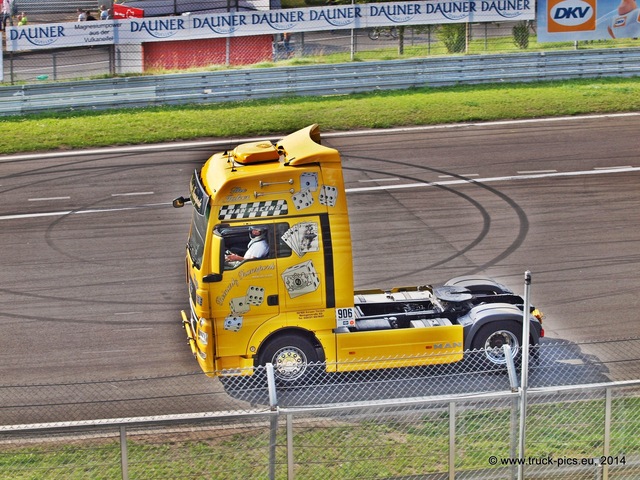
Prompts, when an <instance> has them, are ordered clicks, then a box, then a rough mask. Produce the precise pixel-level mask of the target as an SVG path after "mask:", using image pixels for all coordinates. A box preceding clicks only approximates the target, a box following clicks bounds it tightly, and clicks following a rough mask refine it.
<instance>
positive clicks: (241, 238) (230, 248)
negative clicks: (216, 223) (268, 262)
mask: <svg viewBox="0 0 640 480" xmlns="http://www.w3.org/2000/svg"><path fill="white" fill-rule="evenodd" d="M272 230H273V229H272V228H271V227H269V225H263V224H255V225H243V226H241V227H224V228H221V229H220V230H219V231H220V234H221V235H222V238H223V239H224V247H225V256H224V268H225V270H231V269H234V268H236V267H238V266H239V265H241V264H242V263H244V262H247V261H252V260H262V259H264V258H270V257H271V256H272V255H271V254H270V253H271V245H270V243H273V242H270V240H271V237H272V233H271V232H272Z"/></svg>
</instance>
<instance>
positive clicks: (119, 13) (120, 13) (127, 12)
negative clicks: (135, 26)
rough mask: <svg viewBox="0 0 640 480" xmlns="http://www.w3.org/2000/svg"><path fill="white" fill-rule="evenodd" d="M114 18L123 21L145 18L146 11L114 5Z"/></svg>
mask: <svg viewBox="0 0 640 480" xmlns="http://www.w3.org/2000/svg"><path fill="white" fill-rule="evenodd" d="M113 18H114V19H116V20H122V19H125V18H144V10H143V9H141V8H135V7H127V6H126V5H121V4H119V3H114V4H113Z"/></svg>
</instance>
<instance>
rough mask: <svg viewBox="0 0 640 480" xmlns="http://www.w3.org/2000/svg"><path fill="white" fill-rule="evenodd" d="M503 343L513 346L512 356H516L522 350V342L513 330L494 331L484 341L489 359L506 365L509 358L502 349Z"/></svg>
mask: <svg viewBox="0 0 640 480" xmlns="http://www.w3.org/2000/svg"><path fill="white" fill-rule="evenodd" d="M503 345H509V347H511V357H512V358H515V357H516V355H518V352H519V351H520V342H518V338H517V337H516V336H515V334H514V333H513V332H510V331H509V330H498V331H497V332H494V333H492V334H491V335H489V338H487V341H486V342H484V351H485V355H486V356H487V359H488V360H489V361H490V362H491V363H494V364H496V365H505V364H506V363H507V358H506V356H505V354H504V350H503V349H502V347H503Z"/></svg>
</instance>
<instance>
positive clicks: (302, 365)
mask: <svg viewBox="0 0 640 480" xmlns="http://www.w3.org/2000/svg"><path fill="white" fill-rule="evenodd" d="M273 368H274V370H275V374H276V376H277V377H278V378H280V379H281V380H285V381H292V380H297V379H298V378H300V377H302V376H303V375H304V373H305V371H306V370H307V356H306V355H305V354H304V352H303V351H302V350H300V349H299V348H296V347H291V346H288V347H283V348H281V349H280V350H278V351H277V352H276V353H275V355H274V356H273Z"/></svg>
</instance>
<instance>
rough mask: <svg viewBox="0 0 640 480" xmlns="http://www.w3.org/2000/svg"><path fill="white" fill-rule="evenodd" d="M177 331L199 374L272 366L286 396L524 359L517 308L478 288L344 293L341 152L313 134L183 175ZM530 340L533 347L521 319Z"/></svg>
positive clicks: (255, 146) (536, 327) (535, 336)
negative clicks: (403, 372) (316, 378)
mask: <svg viewBox="0 0 640 480" xmlns="http://www.w3.org/2000/svg"><path fill="white" fill-rule="evenodd" d="M186 203H191V205H192V207H193V213H192V221H191V229H190V233H189V237H188V242H187V248H186V281H187V285H188V292H189V309H188V310H186V311H183V312H182V323H183V325H184V328H185V329H186V332H187V337H188V341H189V344H190V346H191V350H192V352H193V354H194V355H195V357H196V358H197V360H198V363H199V364H200V367H201V368H202V370H203V371H204V372H205V373H206V374H208V375H210V376H215V375H250V374H252V372H253V367H256V366H260V365H266V364H267V363H271V364H272V365H273V366H274V371H275V376H276V380H278V381H279V382H281V383H284V384H294V383H297V382H300V381H302V380H303V379H305V378H307V377H308V376H309V372H310V367H311V366H313V365H322V368H324V369H326V370H327V371H349V370H364V369H367V370H370V369H379V368H395V367H404V366H417V365H429V364H441V363H453V362H458V361H460V360H462V359H463V352H465V351H467V350H472V349H477V350H480V349H482V350H483V360H484V361H485V362H486V363H487V364H489V365H494V366H498V367H504V366H505V363H506V358H505V355H504V351H503V349H502V348H501V347H502V346H503V345H505V344H508V345H510V347H511V352H512V355H513V356H514V359H515V360H516V361H517V360H518V358H519V357H520V355H521V351H522V339H521V336H522V322H523V318H524V315H523V308H524V301H523V298H522V297H521V296H519V295H515V294H514V293H513V292H512V291H511V290H509V289H508V288H507V287H505V286H503V285H501V284H499V283H497V282H495V281H493V280H491V279H487V278H481V277H458V278H454V279H452V280H450V281H448V282H446V283H445V284H443V285H437V286H429V285H423V286H413V287H398V288H393V289H389V290H375V289H374V290H354V285H353V268H352V257H351V236H350V230H349V216H348V211H347V198H346V193H345V188H344V182H343V175H342V166H341V160H340V154H339V153H338V151H337V150H335V149H333V148H329V147H326V146H323V145H322V144H321V138H320V132H319V128H318V126H317V125H311V126H309V127H307V128H304V129H302V130H299V131H297V132H294V133H292V134H290V135H288V136H286V137H284V138H283V139H281V140H280V141H278V142H277V143H275V144H274V143H271V142H269V141H259V142H252V143H244V144H241V145H238V146H237V147H235V148H234V149H233V150H231V151H225V152H220V153H216V154H214V155H213V156H212V157H211V158H209V159H208V160H207V161H206V163H205V164H204V166H203V167H202V169H201V170H200V171H197V170H196V171H195V172H194V173H193V176H192V177H191V184H190V194H189V197H188V198H185V197H179V198H177V199H175V200H174V201H173V206H174V207H182V206H184V205H185V204H186ZM528 310H529V318H530V338H529V343H530V344H531V345H535V344H537V343H538V341H539V339H540V337H542V336H543V330H542V326H541V317H542V316H541V314H539V312H538V311H537V310H535V309H533V307H529V308H528Z"/></svg>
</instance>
